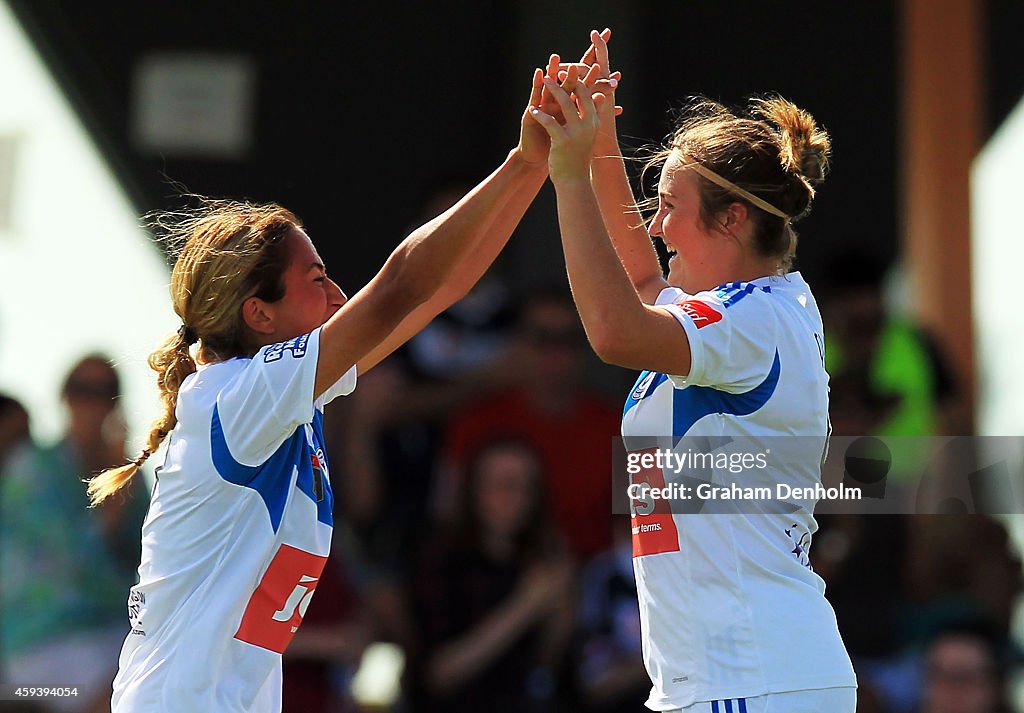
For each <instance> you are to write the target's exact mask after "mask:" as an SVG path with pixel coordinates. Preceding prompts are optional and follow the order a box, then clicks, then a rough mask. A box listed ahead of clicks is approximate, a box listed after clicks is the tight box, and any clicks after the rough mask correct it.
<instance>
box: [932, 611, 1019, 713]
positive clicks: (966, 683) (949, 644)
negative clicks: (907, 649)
mask: <svg viewBox="0 0 1024 713" xmlns="http://www.w3.org/2000/svg"><path fill="white" fill-rule="evenodd" d="M922 659H923V670H922V689H921V704H920V707H919V708H918V710H917V713H1009V711H1011V710H1013V709H1012V708H1011V707H1010V706H1009V705H1008V697H1007V688H1006V674H1007V659H1006V650H1005V643H1004V641H1003V639H1002V637H1001V636H1000V635H999V634H996V633H994V632H993V631H992V630H991V629H990V628H989V627H987V626H985V625H984V624H983V623H980V622H972V621H968V622H964V623H961V624H953V625H949V626H947V627H944V628H942V629H940V630H938V631H937V632H935V634H934V635H933V636H932V637H931V639H930V640H929V642H928V644H927V646H926V647H925V649H924V653H923V655H922Z"/></svg>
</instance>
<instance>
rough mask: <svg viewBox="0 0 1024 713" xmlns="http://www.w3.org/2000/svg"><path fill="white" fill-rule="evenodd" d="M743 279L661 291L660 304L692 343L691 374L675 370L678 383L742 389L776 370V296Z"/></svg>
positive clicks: (674, 378)
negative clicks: (691, 291) (724, 285)
mask: <svg viewBox="0 0 1024 713" xmlns="http://www.w3.org/2000/svg"><path fill="white" fill-rule="evenodd" d="M739 284H740V285H741V287H737V288H731V289H724V290H723V289H718V290H715V291H705V292H699V293H697V294H696V295H688V294H686V293H685V292H683V291H682V290H674V291H673V292H670V291H669V290H668V289H666V290H663V291H662V293H661V294H660V295H659V296H658V300H657V302H656V303H655V304H656V306H659V307H662V308H663V309H665V310H667V311H668V312H670V313H671V314H672V315H673V316H674V317H675V318H676V320H677V321H678V322H679V324H680V325H682V327H683V330H684V331H685V332H686V338H687V341H688V342H689V344H690V373H689V374H687V375H685V376H681V375H677V376H673V375H669V378H670V379H671V380H672V382H673V383H674V384H675V385H676V386H680V387H681V386H715V387H719V388H722V389H723V390H725V391H730V390H731V389H732V388H735V389H739V390H742V389H747V388H750V387H752V386H756V385H757V384H759V383H761V382H762V381H763V380H764V378H765V377H766V376H767V375H768V373H769V372H770V371H771V368H772V365H773V363H774V359H775V348H776V342H777V326H776V316H775V312H774V310H772V308H771V305H770V304H769V303H768V300H770V299H771V297H770V296H769V294H767V293H765V292H763V291H762V290H761V289H758V288H755V287H754V286H753V285H749V284H748V283H739ZM737 290H739V291H737ZM737 295H740V296H741V297H740V298H737Z"/></svg>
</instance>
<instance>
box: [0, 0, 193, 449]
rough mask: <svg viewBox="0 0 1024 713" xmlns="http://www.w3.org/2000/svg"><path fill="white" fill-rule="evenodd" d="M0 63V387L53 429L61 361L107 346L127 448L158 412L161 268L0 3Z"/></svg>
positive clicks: (169, 322)
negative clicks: (154, 366)
mask: <svg viewBox="0 0 1024 713" xmlns="http://www.w3.org/2000/svg"><path fill="white" fill-rule="evenodd" d="M0 67H3V71H0V145H2V146H5V147H6V150H5V151H2V152H0V162H5V164H6V173H5V170H4V166H0V191H3V192H5V195H4V196H0V391H3V392H7V393H10V394H11V395H13V396H15V397H16V398H18V399H20V400H21V401H22V402H23V403H24V404H25V405H26V406H27V407H28V409H29V411H30V413H31V418H32V424H33V434H34V435H35V436H36V437H37V438H41V439H50V438H53V437H55V436H56V435H57V434H58V433H59V430H60V428H61V425H62V423H63V413H62V411H61V407H60V402H59V398H58V393H57V392H58V390H59V387H60V383H61V381H62V379H63V377H64V375H65V374H66V372H67V370H68V368H69V367H70V366H71V364H72V363H74V361H76V360H77V358H78V357H79V356H81V355H82V354H83V353H85V352H86V351H91V350H101V351H104V352H106V353H108V354H109V355H110V356H112V357H113V358H114V359H115V361H117V362H118V364H119V369H120V373H121V378H122V383H123V384H124V392H125V397H124V398H125V403H124V405H125V411H126V415H127V417H128V421H129V435H130V439H131V445H132V447H133V448H134V447H135V446H136V445H141V443H142V440H143V439H144V435H145V433H146V432H147V431H148V426H149V422H150V420H151V419H152V418H153V417H154V416H155V415H156V414H157V412H158V409H159V403H158V401H157V398H156V388H155V385H154V381H153V378H152V376H153V373H152V372H151V371H150V370H149V367H148V366H147V365H146V362H145V360H146V356H147V355H148V354H149V352H150V351H152V349H153V348H154V347H155V346H156V345H157V344H158V343H159V341H160V340H161V339H162V338H163V337H164V336H165V335H166V333H168V332H170V331H173V330H174V329H176V328H177V326H178V322H177V320H176V318H175V317H174V314H173V312H172V311H171V308H170V299H169V296H168V290H167V285H168V282H169V273H168V270H167V268H166V266H165V262H164V259H163V256H162V254H161V253H160V251H159V250H158V248H157V246H155V245H154V244H152V243H151V242H150V240H149V238H148V236H147V234H146V233H145V232H144V231H143V230H142V229H141V228H140V227H139V220H138V211H137V210H136V208H135V206H133V205H131V204H130V202H129V200H128V199H127V197H126V195H125V193H124V191H123V190H122V189H121V187H120V186H119V185H118V183H117V180H116V178H115V177H114V175H113V173H112V172H111V170H110V168H109V166H108V165H107V164H106V163H105V162H104V160H103V157H102V156H101V155H100V153H99V151H98V150H97V147H96V146H95V145H94V144H93V142H92V141H91V139H90V137H89V136H88V134H86V132H85V130H84V129H83V127H82V125H81V123H80V122H79V120H78V118H77V117H76V116H75V114H74V112H73V111H72V109H71V107H70V106H69V104H68V102H67V101H66V100H65V98H64V96H63V94H62V92H61V90H60V88H59V87H58V86H57V85H56V84H55V82H54V80H53V78H52V77H51V76H50V74H49V73H48V71H47V69H46V67H45V65H44V63H43V61H42V60H41V58H40V57H39V56H38V55H37V54H36V52H35V49H34V48H33V47H32V45H31V44H30V42H29V40H28V38H27V37H26V36H25V34H24V33H23V32H22V30H21V28H20V26H19V25H18V24H17V20H16V19H15V17H14V15H13V13H12V12H11V11H10V8H9V7H8V6H7V4H6V2H4V0H0ZM12 148H13V150H12ZM5 156H6V157H7V159H6V161H5V159H4V157H5ZM5 175H7V176H8V179H7V180H5V179H4V176H5ZM5 206H6V207H5Z"/></svg>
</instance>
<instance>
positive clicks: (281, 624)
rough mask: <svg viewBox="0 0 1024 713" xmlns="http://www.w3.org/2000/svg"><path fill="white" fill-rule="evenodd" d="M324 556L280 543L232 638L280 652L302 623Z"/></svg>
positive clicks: (322, 568)
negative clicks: (279, 547)
mask: <svg viewBox="0 0 1024 713" xmlns="http://www.w3.org/2000/svg"><path fill="white" fill-rule="evenodd" d="M326 562H327V558H326V557H321V556H319V555H314V554H312V553H311V552H306V551H305V550H300V549H298V548H296V547H291V546H289V545H281V549H279V550H278V551H277V554H276V555H274V559H273V561H272V562H271V563H270V566H269V567H267V571H266V573H265V574H264V575H263V579H261V580H260V585H259V586H258V587H257V588H256V591H255V592H253V594H252V597H251V598H250V599H249V604H248V605H247V606H246V608H245V614H243V615H242V623H241V624H239V626H238V631H237V632H235V638H236V639H239V640H241V641H245V642H248V643H250V644H253V645H254V646H259V647H260V648H263V649H270V650H271V651H276V652H277V653H279V654H283V653H284V650H285V649H286V648H288V644H289V643H291V640H292V637H293V636H294V635H295V632H296V631H298V629H299V625H300V624H302V617H303V615H304V614H305V613H306V608H307V607H308V606H309V602H310V600H311V599H312V598H313V592H314V591H316V585H317V583H318V582H319V581H320V574H321V573H322V572H323V571H324V563H326Z"/></svg>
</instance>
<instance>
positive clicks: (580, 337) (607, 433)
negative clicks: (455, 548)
mask: <svg viewBox="0 0 1024 713" xmlns="http://www.w3.org/2000/svg"><path fill="white" fill-rule="evenodd" d="M513 338H514V340H515V345H514V349H515V350H516V351H515V352H514V353H515V354H516V357H515V359H514V361H511V363H509V364H508V365H507V367H506V368H508V369H510V370H511V371H510V374H509V375H510V376H514V377H515V382H514V383H513V384H512V385H511V386H510V387H508V388H506V389H503V390H501V391H499V392H496V393H492V394H488V395H485V396H483V397H482V398H480V399H478V400H477V401H475V402H473V403H471V404H469V405H468V406H467V407H465V408H464V409H462V410H460V411H459V412H458V413H456V414H455V416H454V417H453V418H452V420H451V422H450V423H449V425H448V428H447V431H446V432H445V441H444V448H443V451H442V453H441V461H440V467H441V474H440V479H439V482H438V485H439V486H440V490H439V491H438V492H437V500H436V502H437V503H438V510H439V513H440V514H441V516H442V517H443V516H444V515H445V512H446V510H447V509H448V508H449V505H450V503H451V502H453V500H452V498H451V493H452V492H453V490H454V489H457V488H458V487H459V481H460V480H461V479H462V478H463V477H464V473H465V468H466V464H467V459H468V456H469V454H471V453H472V452H473V451H474V450H475V449H476V448H478V447H479V446H480V444H481V443H484V442H486V441H488V440H490V439H492V438H495V437H498V436H514V437H517V438H521V439H524V440H526V441H528V442H530V443H532V444H534V445H535V446H536V447H537V448H538V450H539V452H540V453H541V457H542V458H543V462H544V472H545V473H546V480H545V483H544V485H545V487H546V488H547V491H548V494H549V497H550V499H551V505H552V512H553V513H554V517H555V521H556V523H557V525H558V528H559V529H560V531H561V533H562V535H563V536H564V537H565V539H566V541H567V542H568V544H569V547H570V550H571V552H572V554H573V556H574V557H575V558H576V559H577V561H579V562H582V561H583V560H585V559H586V558H588V557H590V556H592V555H594V554H596V553H598V552H601V551H603V550H605V549H607V548H608V547H610V545H611V541H612V537H611V528H610V527H609V522H610V518H609V515H610V513H611V511H612V499H611V488H612V473H611V467H612V439H613V438H614V437H616V436H617V435H618V434H619V424H620V419H621V413H622V409H621V407H620V406H619V405H618V404H616V403H614V402H612V401H610V400H609V399H608V398H607V397H606V396H605V395H604V393H603V392H598V391H597V390H595V389H593V388H592V387H590V386H589V385H588V384H587V381H586V380H585V378H584V371H585V367H586V362H587V359H588V355H589V354H590V352H589V351H588V348H587V341H586V337H585V335H584V333H583V328H582V326H581V325H580V320H579V316H578V315H577V313H576V308H575V306H574V304H573V302H572V297H571V295H569V294H568V292H566V291H565V290H563V289H560V288H555V289H542V290H536V291H533V292H531V293H530V294H529V295H527V296H526V297H525V298H524V299H523V303H522V305H521V311H520V316H519V319H518V320H517V323H516V330H515V334H514V337H513Z"/></svg>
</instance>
